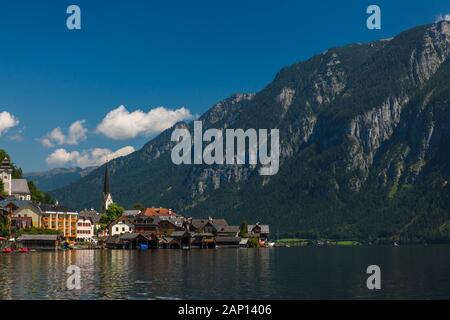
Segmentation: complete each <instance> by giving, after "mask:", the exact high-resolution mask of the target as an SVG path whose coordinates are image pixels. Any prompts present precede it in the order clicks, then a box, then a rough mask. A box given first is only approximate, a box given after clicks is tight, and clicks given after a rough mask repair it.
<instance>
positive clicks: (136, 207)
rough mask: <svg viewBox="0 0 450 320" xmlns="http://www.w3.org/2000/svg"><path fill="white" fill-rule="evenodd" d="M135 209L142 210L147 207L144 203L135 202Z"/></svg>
mask: <svg viewBox="0 0 450 320" xmlns="http://www.w3.org/2000/svg"><path fill="white" fill-rule="evenodd" d="M133 209H134V210H139V211H142V210H144V209H145V207H144V205H143V204H142V203H135V204H134V205H133Z"/></svg>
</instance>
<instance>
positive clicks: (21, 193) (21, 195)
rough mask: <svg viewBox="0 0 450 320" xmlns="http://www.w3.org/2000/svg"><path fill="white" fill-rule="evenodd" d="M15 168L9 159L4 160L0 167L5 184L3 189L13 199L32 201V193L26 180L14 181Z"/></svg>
mask: <svg viewBox="0 0 450 320" xmlns="http://www.w3.org/2000/svg"><path fill="white" fill-rule="evenodd" d="M12 173H13V167H12V165H11V162H10V161H9V159H8V158H7V157H5V159H3V161H2V164H1V166H0V178H1V182H2V183H3V189H4V191H5V193H6V195H7V196H8V197H13V198H14V199H15V200H24V201H30V200H31V192H30V189H29V188H28V182H27V180H26V179H13V178H12Z"/></svg>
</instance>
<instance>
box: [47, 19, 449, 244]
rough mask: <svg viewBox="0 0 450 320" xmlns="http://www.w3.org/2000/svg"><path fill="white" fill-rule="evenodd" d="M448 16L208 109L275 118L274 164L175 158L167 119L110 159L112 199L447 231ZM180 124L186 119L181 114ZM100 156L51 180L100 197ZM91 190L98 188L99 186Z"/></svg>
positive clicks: (324, 57)
mask: <svg viewBox="0 0 450 320" xmlns="http://www.w3.org/2000/svg"><path fill="white" fill-rule="evenodd" d="M449 55H450V23H449V22H446V21H443V22H440V23H436V24H432V25H426V26H420V27H417V28H414V29H411V30H408V31H405V32H403V33H401V34H399V35H398V36H396V37H395V38H393V39H390V40H381V41H375V42H372V43H367V44H352V45H348V46H344V47H340V48H334V49H330V50H328V51H326V52H324V53H322V54H319V55H317V56H314V57H312V58H311V59H309V60H307V61H302V62H300V63H297V64H294V65H292V66H289V67H286V68H284V69H282V70H281V71H280V72H279V73H278V74H277V75H276V77H275V79H274V80H273V81H272V83H270V84H269V85H268V86H267V87H266V88H264V89H263V90H262V91H260V92H258V93H256V94H237V95H234V96H232V97H230V98H228V99H226V100H224V101H221V102H219V103H217V104H216V105H214V106H213V107H212V108H211V109H210V110H209V111H207V112H206V113H205V114H203V115H202V116H201V118H200V120H202V121H203V127H204V130H206V129H208V128H218V129H221V128H242V129H244V130H246V129H249V128H267V129H271V128H279V130H280V153H281V154H280V169H279V172H278V174H277V175H274V176H261V175H259V174H258V169H259V166H258V165H257V166H243V165H239V166H238V165H213V166H207V165H181V166H176V165H174V164H173V163H172V162H171V158H170V154H171V150H172V148H173V146H174V143H173V142H171V141H170V136H171V132H172V131H173V129H174V128H171V129H168V130H166V131H165V132H163V133H161V134H160V135H159V136H158V137H156V138H155V139H154V140H152V141H150V142H149V143H147V144H146V145H145V146H144V147H143V148H142V149H141V150H139V151H137V152H135V153H133V154H130V155H129V156H126V157H123V158H118V159H116V160H114V161H112V162H111V163H110V165H109V168H110V176H111V182H112V192H113V197H114V200H115V201H117V202H119V203H120V204H122V205H124V206H127V207H130V206H132V205H133V204H134V203H138V202H139V203H143V204H145V205H147V206H164V207H170V208H173V209H175V210H177V211H178V212H180V213H182V214H186V215H191V216H194V217H207V216H208V215H211V216H215V217H218V216H221V217H225V218H226V219H228V220H229V221H230V222H232V223H239V222H240V221H242V220H246V221H248V222H257V221H260V222H264V223H269V224H271V228H272V231H274V230H277V229H279V230H280V231H281V232H283V233H284V234H293V235H297V236H305V237H315V236H321V237H325V236H326V237H333V238H349V237H355V238H366V239H370V238H386V237H400V238H404V239H406V238H407V239H412V240H414V239H421V240H423V239H425V240H428V241H441V240H445V241H446V240H448V239H450V201H449V200H450V186H449V184H448V181H449V179H450V59H449ZM175 128H188V129H189V130H190V131H191V132H192V130H193V124H192V123H189V124H186V123H178V124H177V125H176V126H175ZM103 171H104V167H102V168H99V169H96V170H94V171H93V172H92V173H90V174H89V175H87V176H86V177H84V178H82V179H80V180H79V181H77V182H76V183H74V184H72V185H70V186H68V187H65V188H61V189H58V190H55V191H54V192H52V194H53V195H54V196H55V197H56V198H57V199H58V200H59V201H60V202H61V203H65V204H67V205H69V206H73V207H76V208H84V207H92V206H96V207H98V206H99V205H100V199H101V198H100V196H101V185H102V174H103ZM94 190H96V191H94Z"/></svg>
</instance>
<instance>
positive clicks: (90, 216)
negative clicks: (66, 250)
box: [77, 209, 101, 241]
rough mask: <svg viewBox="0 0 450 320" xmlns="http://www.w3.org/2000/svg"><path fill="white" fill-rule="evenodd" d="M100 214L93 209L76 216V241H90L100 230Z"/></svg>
mask: <svg viewBox="0 0 450 320" xmlns="http://www.w3.org/2000/svg"><path fill="white" fill-rule="evenodd" d="M100 227H101V226H100V214H99V213H98V212H97V211H95V210H94V209H90V210H86V209H85V210H83V211H80V213H79V214H78V221H77V239H79V240H87V241H91V240H92V239H93V238H94V237H96V236H97V233H98V231H99V230H100Z"/></svg>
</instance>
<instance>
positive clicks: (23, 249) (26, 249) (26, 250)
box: [19, 248, 30, 253]
mask: <svg viewBox="0 0 450 320" xmlns="http://www.w3.org/2000/svg"><path fill="white" fill-rule="evenodd" d="M28 251H30V250H29V249H28V248H20V249H19V252H20V253H27V252H28Z"/></svg>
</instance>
